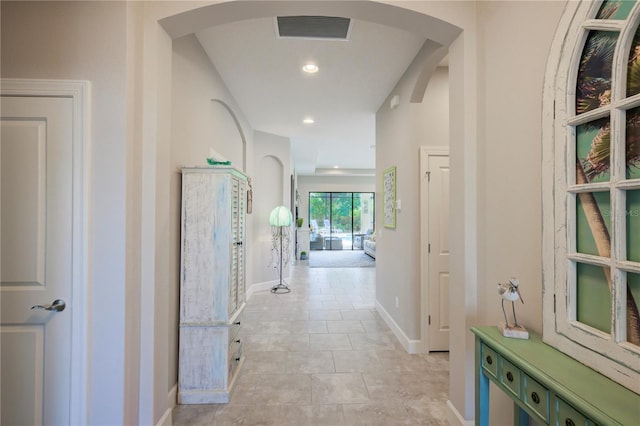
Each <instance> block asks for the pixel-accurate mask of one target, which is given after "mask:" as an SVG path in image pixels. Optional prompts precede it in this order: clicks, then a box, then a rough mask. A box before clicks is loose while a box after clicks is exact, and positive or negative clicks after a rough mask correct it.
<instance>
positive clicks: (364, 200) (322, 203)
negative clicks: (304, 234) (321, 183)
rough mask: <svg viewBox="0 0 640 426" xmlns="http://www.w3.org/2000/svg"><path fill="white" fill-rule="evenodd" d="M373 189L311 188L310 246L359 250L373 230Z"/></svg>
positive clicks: (312, 247) (322, 248) (326, 248)
mask: <svg viewBox="0 0 640 426" xmlns="http://www.w3.org/2000/svg"><path fill="white" fill-rule="evenodd" d="M373 207H374V193H373V192H310V193H309V224H310V225H311V236H310V240H311V244H310V246H311V250H361V249H362V241H363V239H364V237H365V236H366V235H368V234H371V233H373V226H374V211H373Z"/></svg>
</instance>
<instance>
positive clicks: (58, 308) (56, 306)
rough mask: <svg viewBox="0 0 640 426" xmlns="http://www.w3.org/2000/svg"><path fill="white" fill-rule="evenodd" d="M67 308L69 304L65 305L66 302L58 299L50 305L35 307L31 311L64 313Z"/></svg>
mask: <svg viewBox="0 0 640 426" xmlns="http://www.w3.org/2000/svg"><path fill="white" fill-rule="evenodd" d="M66 307H67V304H66V303H64V300H62V299H56V300H54V301H53V303H52V304H50V305H33V306H32V307H31V309H42V310H45V311H55V312H62V311H64V308H66Z"/></svg>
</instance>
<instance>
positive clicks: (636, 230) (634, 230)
mask: <svg viewBox="0 0 640 426" xmlns="http://www.w3.org/2000/svg"><path fill="white" fill-rule="evenodd" d="M625 219H626V222H627V259H628V260H632V261H634V262H640V190H634V191H627V208H626V211H625ZM638 300H640V299H638Z"/></svg>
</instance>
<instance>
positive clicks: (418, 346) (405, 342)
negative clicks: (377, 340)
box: [376, 300, 424, 354]
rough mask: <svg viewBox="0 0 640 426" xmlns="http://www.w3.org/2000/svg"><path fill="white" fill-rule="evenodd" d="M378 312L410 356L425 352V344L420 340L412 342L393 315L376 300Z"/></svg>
mask: <svg viewBox="0 0 640 426" xmlns="http://www.w3.org/2000/svg"><path fill="white" fill-rule="evenodd" d="M376 311H378V313H379V314H380V316H381V317H382V319H383V320H384V322H386V323H387V325H388V326H389V328H390V329H391V331H392V332H393V334H395V336H396V338H397V339H398V340H399V341H400V344H401V345H402V347H403V348H404V350H405V351H407V353H410V354H418V353H422V352H424V350H423V349H422V348H423V346H424V345H423V344H422V342H421V341H420V340H412V339H409V337H407V335H406V334H404V331H402V329H401V328H400V326H399V325H398V324H397V323H396V322H395V321H394V320H393V318H392V317H391V315H389V313H388V312H387V311H386V310H385V309H384V308H383V307H382V305H381V304H380V302H378V301H377V300H376Z"/></svg>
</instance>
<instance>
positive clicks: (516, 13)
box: [478, 1, 564, 424]
mask: <svg viewBox="0 0 640 426" xmlns="http://www.w3.org/2000/svg"><path fill="white" fill-rule="evenodd" d="M563 10H564V2H561V1H551V2H544V4H540V3H539V2H535V1H528V2H497V1H496V2H481V3H479V4H478V22H481V23H482V25H478V33H479V34H478V35H479V37H478V45H479V50H480V51H482V52H483V54H482V55H480V56H479V60H478V65H479V66H478V87H479V93H478V95H479V96H478V99H479V102H478V114H479V120H478V122H479V126H478V154H479V155H478V188H479V190H478V194H479V197H478V224H479V226H478V230H479V233H478V306H479V308H480V309H479V312H478V313H479V319H478V322H479V323H480V324H487V325H493V324H497V323H498V322H499V321H500V320H501V318H502V310H501V309H500V302H499V299H498V297H497V292H496V285H497V283H498V282H504V281H505V280H507V279H508V278H509V277H510V276H516V277H518V278H520V282H521V287H520V289H521V292H522V295H523V298H524V301H525V304H524V305H522V304H519V305H518V306H517V307H516V309H517V314H518V322H520V323H522V324H523V325H524V326H525V327H527V328H528V329H529V330H532V331H535V332H538V333H541V332H542V252H541V250H542V249H541V244H542V238H541V236H542V229H541V220H542V219H541V218H542V212H541V192H542V187H541V168H542V163H541V152H542V144H541V140H542V133H541V122H542V85H543V76H544V70H545V65H546V59H547V56H548V54H549V48H550V46H551V40H552V37H553V34H554V32H555V28H556V25H557V23H558V21H559V19H560V15H561V13H562V11H563ZM505 34H511V35H512V36H505ZM516 34H517V36H516ZM514 58H519V59H518V60H517V61H515V60H514ZM491 396H492V398H491V399H492V406H491V408H492V410H491V420H490V423H491V424H510V423H511V421H512V419H513V418H512V417H511V416H510V413H511V410H506V411H507V412H505V410H500V409H499V408H498V407H505V406H511V405H510V403H509V399H508V398H507V397H506V396H504V394H503V393H502V392H500V391H498V390H497V389H496V388H495V387H493V386H492V389H491ZM499 413H502V416H500V415H499Z"/></svg>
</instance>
